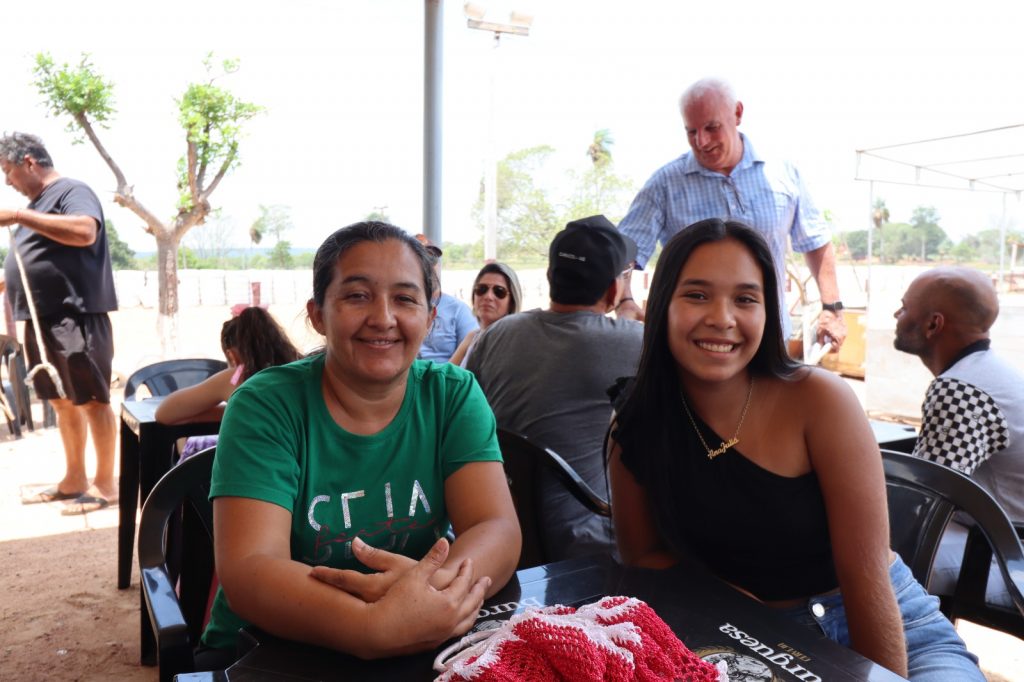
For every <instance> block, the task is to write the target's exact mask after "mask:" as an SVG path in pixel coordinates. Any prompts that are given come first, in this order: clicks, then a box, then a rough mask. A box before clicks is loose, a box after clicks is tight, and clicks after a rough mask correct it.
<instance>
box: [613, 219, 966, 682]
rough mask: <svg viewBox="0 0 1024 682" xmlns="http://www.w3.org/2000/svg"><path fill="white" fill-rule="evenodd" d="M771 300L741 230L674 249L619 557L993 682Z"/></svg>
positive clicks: (927, 671) (864, 438) (617, 455)
mask: <svg viewBox="0 0 1024 682" xmlns="http://www.w3.org/2000/svg"><path fill="white" fill-rule="evenodd" d="M777 291H778V288H777V283H776V279H775V268H774V267H773V264H772V256H771V252H770V251H769V249H768V246H767V244H766V243H765V242H764V240H763V238H762V237H761V236H760V235H759V234H757V233H756V232H755V231H754V230H752V229H751V228H749V227H747V226H746V225H744V224H742V223H738V222H731V221H730V222H723V221H721V220H717V219H713V220H705V221H701V222H699V223H695V224H694V225H691V226H689V227H687V228H686V229H685V230H683V231H681V232H680V233H679V234H677V235H676V236H675V237H674V238H673V239H672V240H671V241H670V242H669V243H668V244H667V245H666V246H665V249H664V251H663V253H662V254H661V257H660V259H659V261H658V266H657V270H656V272H655V275H654V281H653V283H652V287H651V294H650V299H649V301H648V306H647V317H646V324H645V329H644V347H643V352H642V354H641V358H640V364H639V369H638V372H637V377H636V380H635V382H633V383H632V385H631V386H630V387H629V389H628V393H627V394H626V396H625V399H624V402H622V403H621V405H620V407H621V409H620V410H619V411H618V414H617V416H616V417H615V418H614V421H613V425H612V438H611V439H610V441H609V443H610V447H609V467H610V477H611V487H612V509H613V512H614V520H615V528H616V536H617V538H618V545H619V550H620V552H621V554H622V558H623V560H624V561H626V562H627V563H630V564H634V565H638V566H647V567H654V568H658V567H665V566H668V565H671V564H672V563H674V562H676V561H677V560H679V559H680V558H682V557H686V558H692V559H696V560H698V561H700V562H702V563H703V564H705V565H707V566H708V567H709V568H710V569H711V570H712V571H714V572H715V573H716V574H717V575H719V576H720V577H721V578H723V579H724V580H726V581H728V582H730V583H731V584H733V585H734V586H736V587H737V588H739V589H741V590H743V591H745V592H747V593H748V594H750V595H751V596H753V597H755V598H757V599H760V600H762V601H764V602H765V603H767V604H769V605H772V606H776V607H779V608H781V609H786V612H787V614H788V615H790V616H792V617H793V618H794V619H797V620H800V621H802V622H804V623H806V624H808V625H809V626H812V627H818V628H820V629H821V630H822V631H823V632H825V634H826V635H828V636H829V637H831V638H833V639H835V640H836V641H839V642H840V643H843V644H845V645H847V646H851V647H852V648H853V649H855V650H857V651H858V652H860V653H861V654H863V655H864V656H866V657H867V658H870V659H872V660H874V661H876V662H878V663H879V664H881V665H884V666H885V667H887V668H889V669H891V670H893V671H894V672H896V673H899V674H900V675H904V676H906V675H907V674H908V672H909V674H910V676H911V679H928V678H929V676H932V675H934V676H935V677H934V679H943V678H942V676H943V675H946V676H947V677H945V678H944V679H958V680H966V679H977V680H983V679H984V677H983V676H982V674H981V672H980V670H979V669H978V667H977V660H976V659H975V658H974V656H973V655H971V654H970V653H969V652H967V650H966V648H965V647H964V645H963V642H962V641H961V640H960V638H959V637H958V636H957V634H956V631H955V630H954V629H953V627H952V625H951V624H950V623H949V621H948V620H946V619H945V617H943V616H942V614H941V613H940V612H939V611H938V608H937V607H938V600H937V599H935V598H934V597H931V596H929V595H927V593H925V592H924V590H923V589H922V588H921V587H920V585H918V584H917V583H916V582H915V581H914V579H913V576H912V575H911V574H910V572H909V570H908V569H907V568H906V566H905V565H904V564H903V563H902V561H900V559H899V557H898V556H897V555H896V554H895V553H893V552H892V551H891V550H890V549H889V524H888V514H887V507H886V493H885V477H884V473H883V470H882V461H881V457H880V455H879V452H878V446H877V445H876V443H875V440H874V437H873V435H872V432H871V428H870V426H869V424H868V421H867V418H866V417H865V415H864V412H863V410H862V409H861V406H860V404H859V403H858V401H857V398H856V396H855V395H854V394H853V392H852V391H851V390H850V389H849V387H848V386H846V385H845V383H844V382H843V381H842V380H841V379H840V378H839V377H837V376H835V375H833V374H831V373H830V372H827V371H824V370H820V369H815V368H810V367H805V366H803V365H800V364H798V363H795V362H794V361H793V360H791V359H790V358H789V357H788V355H787V354H786V350H785V346H784V345H783V339H782V327H781V322H780V320H781V310H780V302H779V300H778V295H777V294H776V292H777ZM840 590H841V594H840ZM949 675H953V677H948V676H949Z"/></svg>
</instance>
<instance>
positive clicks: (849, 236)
mask: <svg viewBox="0 0 1024 682" xmlns="http://www.w3.org/2000/svg"><path fill="white" fill-rule="evenodd" d="M843 237H844V239H845V242H846V249H847V251H848V255H849V257H850V258H852V259H854V260H864V259H865V258H867V257H868V231H867V230H853V231H851V232H846V233H844V235H843Z"/></svg>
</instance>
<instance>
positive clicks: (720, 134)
mask: <svg viewBox="0 0 1024 682" xmlns="http://www.w3.org/2000/svg"><path fill="white" fill-rule="evenodd" d="M679 106H680V109H681V111H682V115H683V124H684V125H685V126H686V138H687V140H688V141H689V143H690V150H691V151H689V152H687V153H685V154H683V155H682V156H680V157H679V158H678V159H676V160H674V161H671V162H669V163H668V164H666V165H664V166H662V167H661V168H660V169H658V170H657V171H656V172H655V173H654V175H652V176H651V178H650V179H649V180H648V181H647V183H646V184H645V185H644V187H643V189H641V190H640V193H639V194H637V196H636V198H635V199H634V200H633V204H632V205H631V206H630V208H629V212H628V213H627V214H626V217H625V218H623V219H622V222H621V223H619V229H620V230H621V231H622V232H623V234H625V235H626V236H628V237H630V238H631V239H632V240H633V241H635V242H636V245H637V262H636V265H637V267H639V268H643V267H644V266H645V265H646V264H647V260H648V259H649V258H650V257H651V254H652V253H653V252H654V247H655V243H656V242H658V241H660V242H661V243H662V245H664V244H665V243H666V242H667V241H668V240H669V239H671V238H672V236H673V235H675V234H676V233H677V232H679V231H680V230H681V229H683V228H684V227H686V226H687V225H690V224H692V223H695V222H697V221H700V220H704V219H707V218H721V219H723V220H739V221H742V222H745V223H747V224H748V225H750V226H751V227H753V228H755V229H756V230H758V231H759V232H760V233H761V234H762V235H763V236H764V238H765V240H766V241H767V242H768V245H769V246H770V247H771V251H772V254H773V256H774V257H775V268H776V271H777V273H778V280H779V285H780V291H779V296H780V297H783V298H781V300H782V301H785V298H784V291H783V290H782V289H781V287H783V286H784V285H785V282H786V260H785V258H786V249H787V239H788V240H789V241H790V242H791V243H792V247H793V249H794V250H795V251H799V252H801V253H803V254H804V257H805V258H806V259H807V266H808V268H810V271H811V274H812V275H813V276H814V279H815V281H816V282H817V284H818V291H819V292H820V294H821V301H822V308H823V310H822V312H821V315H820V317H819V318H818V340H819V341H821V342H822V343H824V342H825V337H826V336H827V337H829V338H830V339H831V341H832V345H833V349H834V350H838V349H839V347H840V346H841V345H842V343H843V340H844V339H845V338H846V323H845V321H844V320H843V312H842V311H843V304H842V301H840V297H839V287H838V285H837V283H836V263H835V251H834V250H833V248H832V239H831V231H830V230H829V227H828V225H827V223H826V222H825V220H824V219H823V218H822V216H821V213H820V212H819V211H818V209H817V207H815V205H814V202H813V201H812V200H811V197H810V196H809V195H808V193H807V188H806V187H804V183H803V180H802V179H801V177H800V174H799V172H798V171H797V169H796V168H795V167H794V166H793V165H792V164H791V163H789V162H786V161H767V160H765V159H763V158H761V157H760V156H759V155H758V154H757V152H756V151H754V147H753V145H752V144H751V143H750V140H749V139H747V137H746V136H745V135H743V134H742V133H740V132H739V130H738V126H739V125H740V121H741V119H742V118H743V103H742V102H740V101H739V100H738V99H737V98H736V94H735V93H734V92H733V89H732V87H731V86H730V85H729V84H728V83H726V82H725V81H721V80H718V79H714V78H705V79H702V80H699V81H697V82H696V83H694V84H693V85H691V86H690V87H689V88H687V89H686V91H685V92H684V93H683V95H682V97H681V98H680V100H679ZM783 310H785V306H783ZM616 313H617V314H618V315H620V316H622V317H628V318H632V319H638V320H642V319H643V310H642V309H641V308H640V306H638V305H637V303H636V301H634V300H633V297H632V294H631V293H630V291H628V290H627V291H626V293H625V296H624V297H623V299H622V302H621V303H620V304H619V307H618V309H617V311H616ZM783 329H784V330H785V333H786V334H787V335H788V334H789V331H790V322H789V318H788V316H787V315H783Z"/></svg>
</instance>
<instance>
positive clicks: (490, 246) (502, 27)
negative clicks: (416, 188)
mask: <svg viewBox="0 0 1024 682" xmlns="http://www.w3.org/2000/svg"><path fill="white" fill-rule="evenodd" d="M463 10H464V12H465V14H466V25H467V26H469V27H470V28H475V29H478V30H480V31H490V32H492V33H494V47H493V49H492V52H491V64H490V78H489V79H488V87H487V89H488V116H487V150H486V153H487V158H486V160H485V169H484V219H485V224H484V260H485V261H487V262H493V261H495V260H497V258H498V158H497V152H496V150H495V144H494V137H495V133H494V111H495V107H494V97H495V92H496V87H495V72H496V71H497V61H498V60H497V55H498V52H497V50H498V47H500V46H501V34H502V33H508V34H510V35H517V36H528V35H530V26H531V25H532V24H533V17H531V16H529V15H527V14H520V13H519V12H510V13H509V15H508V17H507V19H505V20H504V21H498V20H495V19H494V18H492V17H491V16H489V15H488V13H487V11H486V10H485V9H484V8H483V7H481V6H480V5H477V4H476V3H472V2H467V3H466V4H465V6H464V7H463Z"/></svg>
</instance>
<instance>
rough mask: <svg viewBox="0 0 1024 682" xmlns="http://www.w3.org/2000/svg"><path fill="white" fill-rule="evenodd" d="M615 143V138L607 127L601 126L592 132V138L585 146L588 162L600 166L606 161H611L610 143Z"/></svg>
mask: <svg viewBox="0 0 1024 682" xmlns="http://www.w3.org/2000/svg"><path fill="white" fill-rule="evenodd" d="M613 144H615V139H614V138H612V133H611V131H610V130H608V129H607V128H602V129H601V130H598V131H597V132H595V133H594V140H593V141H592V142H591V143H590V146H589V147H587V156H589V157H590V162H591V163H592V164H594V165H595V166H602V165H604V164H607V163H611V160H612V149H611V147H612V145H613Z"/></svg>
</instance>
